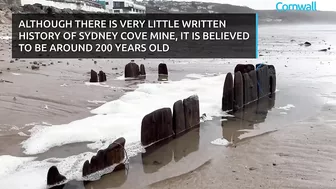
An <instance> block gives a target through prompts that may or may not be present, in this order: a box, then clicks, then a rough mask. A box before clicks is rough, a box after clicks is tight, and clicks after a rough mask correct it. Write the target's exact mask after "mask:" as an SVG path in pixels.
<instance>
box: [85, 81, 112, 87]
mask: <svg viewBox="0 0 336 189" xmlns="http://www.w3.org/2000/svg"><path fill="white" fill-rule="evenodd" d="M85 85H87V86H98V87H110V86H108V85H106V84H104V83H98V82H97V83H90V82H85Z"/></svg>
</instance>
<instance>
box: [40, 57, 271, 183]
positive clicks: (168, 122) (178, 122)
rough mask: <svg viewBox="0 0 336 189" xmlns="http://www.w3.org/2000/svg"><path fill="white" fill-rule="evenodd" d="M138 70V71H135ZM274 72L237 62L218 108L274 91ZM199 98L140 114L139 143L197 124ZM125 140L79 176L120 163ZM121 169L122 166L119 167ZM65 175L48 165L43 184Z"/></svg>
mask: <svg viewBox="0 0 336 189" xmlns="http://www.w3.org/2000/svg"><path fill="white" fill-rule="evenodd" d="M137 70H139V71H137ZM140 73H141V74H145V68H144V65H140V68H139V66H138V65H137V64H135V63H134V62H131V63H129V64H127V65H126V66H125V77H132V78H134V77H138V76H139V75H140ZM159 73H166V74H167V75H168V70H167V66H166V65H165V64H160V65H159ZM275 89H276V74H275V68H274V66H273V65H266V64H257V65H256V67H255V66H254V65H252V64H238V65H237V66H236V67H235V69H234V77H233V75H232V74H231V73H228V74H227V75H226V78H225V82H224V88H223V97H222V110H223V111H230V110H233V111H237V110H239V109H241V108H243V107H244V106H245V105H248V104H250V103H252V102H254V101H257V100H258V99H261V98H263V97H266V96H267V95H270V94H272V93H274V92H275ZM199 106H200V105H199V98H198V96H197V95H193V96H190V97H188V98H186V99H183V100H178V101H176V102H175V103H174V104H173V111H171V108H169V107H166V108H161V109H158V110H155V111H153V112H151V113H149V114H147V115H146V116H144V117H143V119H142V123H141V143H142V145H143V146H145V147H149V146H151V145H153V144H155V143H159V142H160V141H164V140H166V139H169V138H175V137H177V136H181V135H183V134H184V133H186V132H188V131H189V130H191V129H193V128H197V127H199V126H200V109H199ZM125 143H126V140H125V139H124V138H119V139H117V140H116V141H114V142H113V143H112V144H111V145H110V146H109V147H108V148H107V149H105V150H99V151H98V152H97V154H96V155H95V156H93V157H92V158H91V160H90V161H85V163H84V164H83V168H82V175H83V178H85V177H87V176H88V175H90V174H93V173H95V172H97V171H101V170H103V169H105V168H107V167H110V166H112V165H115V164H119V165H123V160H124V159H125V153H126V152H125V149H124V146H125ZM119 168H122V167H119ZM65 180H66V177H65V176H63V175H61V174H60V173H59V171H58V170H57V167H55V166H52V167H51V168H50V169H49V172H48V175H47V184H48V185H55V184H57V183H60V182H63V181H65Z"/></svg>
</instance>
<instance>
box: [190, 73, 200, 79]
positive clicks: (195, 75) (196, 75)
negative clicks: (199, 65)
mask: <svg viewBox="0 0 336 189" xmlns="http://www.w3.org/2000/svg"><path fill="white" fill-rule="evenodd" d="M186 77H188V78H197V79H199V78H202V77H203V75H201V74H188V75H186Z"/></svg>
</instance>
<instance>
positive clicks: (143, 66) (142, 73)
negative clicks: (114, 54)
mask: <svg viewBox="0 0 336 189" xmlns="http://www.w3.org/2000/svg"><path fill="white" fill-rule="evenodd" d="M140 75H146V69H145V65H143V64H141V65H140Z"/></svg>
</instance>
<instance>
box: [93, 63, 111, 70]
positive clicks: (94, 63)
mask: <svg viewBox="0 0 336 189" xmlns="http://www.w3.org/2000/svg"><path fill="white" fill-rule="evenodd" d="M93 63H94V64H97V61H93ZM112 70H113V68H112Z"/></svg>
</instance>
